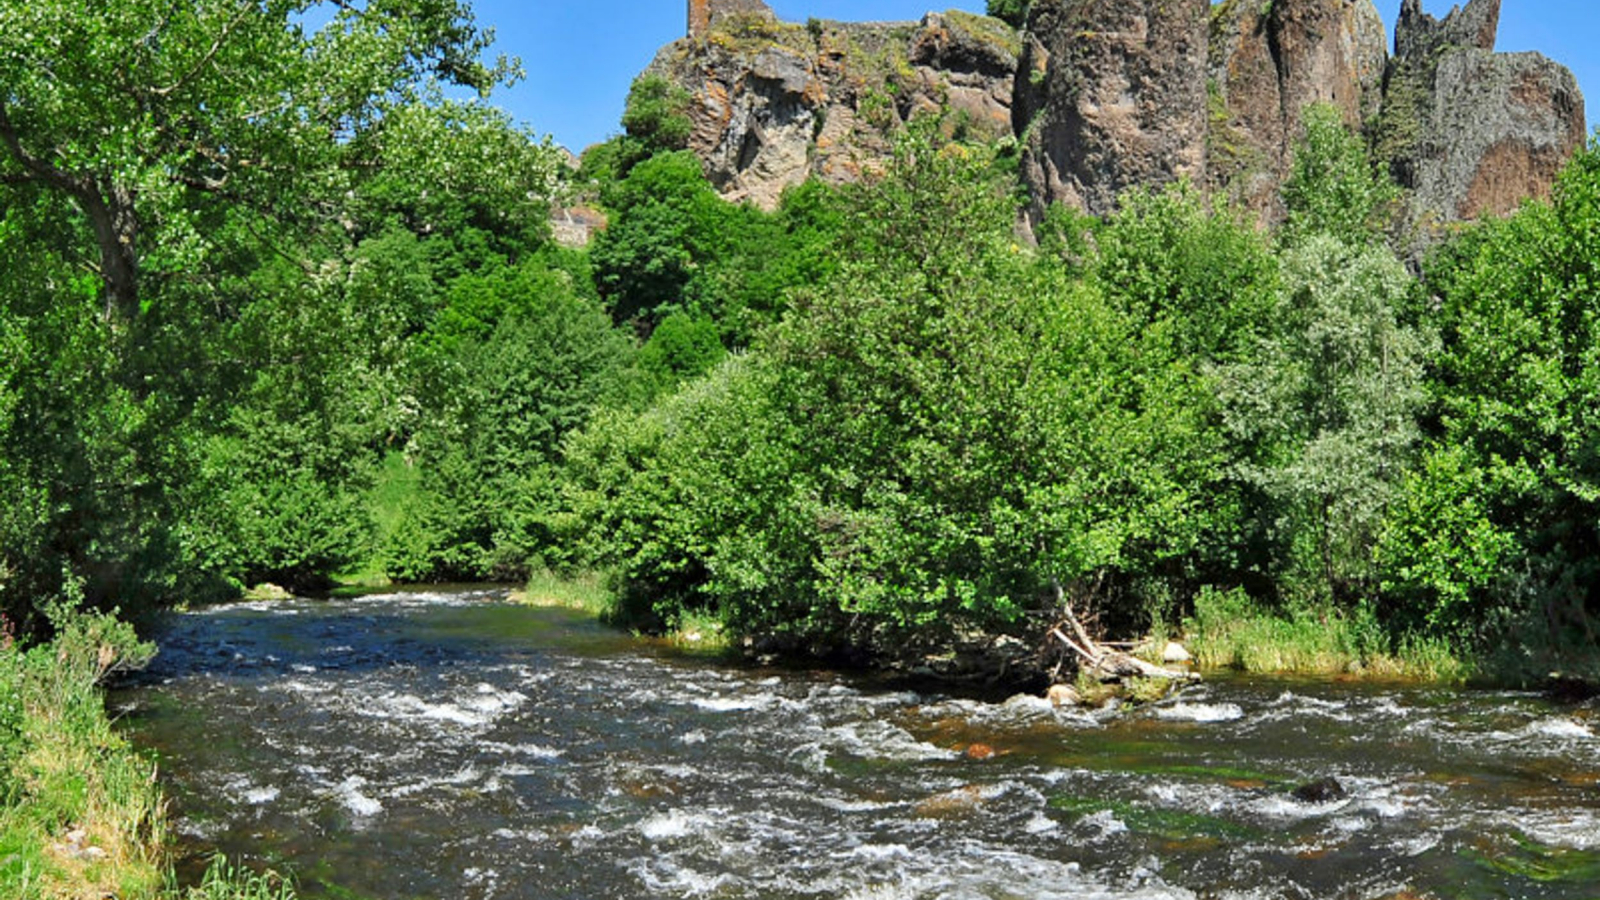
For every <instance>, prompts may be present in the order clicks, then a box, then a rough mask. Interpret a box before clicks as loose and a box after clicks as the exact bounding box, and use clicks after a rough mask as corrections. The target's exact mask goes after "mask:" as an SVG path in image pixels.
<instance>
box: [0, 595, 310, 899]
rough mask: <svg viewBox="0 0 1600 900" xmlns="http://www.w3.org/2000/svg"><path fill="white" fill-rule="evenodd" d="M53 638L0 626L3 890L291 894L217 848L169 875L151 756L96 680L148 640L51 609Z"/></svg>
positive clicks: (141, 655)
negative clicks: (197, 879) (185, 880)
mask: <svg viewBox="0 0 1600 900" xmlns="http://www.w3.org/2000/svg"><path fill="white" fill-rule="evenodd" d="M51 617H52V622H53V624H54V626H55V629H56V636H55V638H54V639H53V640H52V641H50V642H48V643H43V644H38V645H36V646H33V647H26V648H25V647H23V646H22V645H20V644H19V643H18V642H17V641H16V640H15V638H14V637H13V636H12V635H10V634H9V633H5V634H3V635H0V896H4V897H6V898H10V900H82V898H104V897H116V898H119V900H292V898H293V897H294V890H293V888H292V886H291V885H289V884H287V883H285V882H284V881H283V880H282V879H279V878H277V877H276V876H271V875H266V876H263V875H257V874H255V873H252V872H248V871H243V870H240V869H238V868H236V867H231V866H229V865H228V864H227V862H226V861H225V860H222V859H220V858H219V859H218V860H217V861H216V862H215V863H214V865H213V866H212V867H211V869H210V870H209V871H208V872H207V873H206V875H205V877H204V879H203V880H202V882H201V884H200V885H199V886H197V887H191V888H180V887H179V886H178V885H177V884H176V883H175V881H174V879H173V875H172V871H173V869H172V863H173V858H172V844H171V842H170V840H169V837H168V828H167V804H166V801H165V799H164V797H163V795H162V791H161V788H160V786H159V785H158V784H157V781H156V766H155V763H154V762H153V761H151V760H150V759H148V758H146V757H144V756H143V755H141V754H139V753H138V752H136V751H135V750H134V749H133V748H132V747H131V746H129V744H128V742H127V740H126V739H125V738H124V737H123V736H122V735H121V734H120V733H118V731H117V730H116V729H115V728H114V727H113V725H112V722H111V719H110V717H109V716H108V715H107V713H106V708H105V697H104V693H103V691H102V686H103V684H104V683H105V681H106V679H107V678H109V677H111V676H113V675H114V674H116V673H117V672H120V671H124V670H127V669H132V668H138V667H141V666H143V665H145V664H147V663H148V662H149V661H150V659H151V658H152V657H153V656H154V655H155V648H154V647H153V646H152V645H150V644H147V643H143V642H141V641H140V640H139V639H138V637H137V636H136V635H135V634H134V632H133V629H132V627H131V626H129V625H127V624H126V623H124V622H120V621H118V620H117V619H115V618H114V617H112V616H109V615H103V614H89V613H80V612H75V611H71V610H70V609H69V608H68V607H67V606H65V605H62V606H59V607H57V608H56V609H54V610H53V611H52V614H51Z"/></svg>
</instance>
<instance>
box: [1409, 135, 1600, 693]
mask: <svg viewBox="0 0 1600 900" xmlns="http://www.w3.org/2000/svg"><path fill="white" fill-rule="evenodd" d="M1597 266H1600V151H1597V148H1595V147H1593V146H1591V147H1590V148H1589V149H1588V150H1587V151H1585V152H1583V153H1580V154H1579V155H1578V156H1577V157H1575V158H1574V159H1573V161H1572V162H1571V163H1570V164H1569V166H1568V167H1567V169H1566V170H1565V171H1564V172H1563V173H1562V175H1561V177H1560V178H1559V180H1558V181H1557V184H1556V188H1555V192H1554V195H1553V199H1552V203H1551V204H1549V205H1544V204H1531V205H1529V206H1527V207H1525V208H1524V209H1523V210H1521V211H1520V212H1518V213H1517V214H1516V215H1515V216H1513V217H1511V218H1510V219H1507V220H1505V221H1501V222H1491V223H1485V224H1482V225H1479V226H1478V227H1477V228H1476V229H1475V230H1473V231H1472V232H1469V233H1468V234H1467V235H1466V236H1464V237H1463V238H1462V239H1461V242H1460V244H1459V245H1458V246H1456V247H1455V248H1453V250H1452V252H1450V253H1447V254H1443V255H1441V256H1440V257H1438V258H1437V259H1436V260H1435V262H1434V264H1433V266H1432V268H1431V271H1430V284H1431V285H1432V286H1433V287H1434V288H1435V289H1436V290H1437V291H1438V294H1439V296H1440V298H1441V309H1440V310H1439V313H1438V317H1439V320H1440V323H1441V330H1442V334H1443V337H1444V341H1443V346H1444V351H1443V353H1442V354H1441V356H1440V358H1439V360H1438V364H1437V370H1436V372H1435V374H1434V377H1433V379H1432V380H1431V382H1430V393H1431V394H1432V398H1433V405H1434V408H1433V410H1432V411H1431V413H1432V414H1431V416H1430V419H1431V421H1432V422H1434V423H1436V424H1435V428H1434V432H1433V434H1432V440H1431V441H1430V442H1429V446H1428V449H1427V452H1426V460H1425V465H1424V467H1423V469H1422V470H1421V472H1420V473H1419V475H1418V476H1417V477H1415V478H1413V479H1412V480H1410V481H1409V482H1408V483H1407V488H1408V490H1407V495H1406V497H1405V498H1404V503H1403V504H1402V505H1401V506H1400V507H1399V509H1398V510H1397V513H1396V515H1395V516H1394V517H1393V519H1392V522H1391V528H1390V532H1389V541H1388V542H1387V543H1386V546H1385V559H1386V560H1387V562H1388V563H1389V565H1390V567H1391V568H1390V569H1389V571H1388V572H1387V573H1386V574H1387V576H1388V579H1389V584H1388V587H1389V591H1390V594H1391V596H1393V597H1394V598H1396V600H1397V601H1399V602H1402V603H1404V604H1405V606H1406V607H1407V608H1409V609H1413V610H1416V611H1417V614H1418V615H1419V616H1420V617H1422V618H1424V619H1425V621H1427V622H1429V623H1432V624H1435V625H1438V626H1441V627H1445V628H1448V629H1450V630H1453V631H1455V632H1456V633H1459V634H1467V635H1473V636H1476V637H1479V638H1493V639H1494V641H1495V642H1496V643H1497V644H1499V645H1502V646H1504V645H1505V644H1506V643H1507V640H1506V639H1507V636H1508V632H1507V629H1508V627H1509V626H1510V625H1511V624H1512V623H1514V622H1516V623H1517V624H1519V625H1520V627H1519V628H1518V630H1517V631H1515V632H1512V633H1511V636H1512V637H1513V638H1515V645H1516V646H1520V647H1523V648H1527V647H1530V646H1531V647H1534V648H1550V647H1554V648H1557V649H1559V648H1562V647H1573V646H1578V647H1582V646H1585V645H1590V644H1592V634H1593V631H1592V629H1593V625H1592V621H1591V620H1592V616H1593V615H1594V613H1595V612H1596V610H1597V609H1600V591H1597V588H1596V585H1600V570H1597V568H1596V567H1597V562H1596V561H1597V560H1600V531H1597V527H1596V523H1597V522H1600V505H1597V503H1600V455H1597V453H1596V448H1597V447H1600V434H1597V433H1596V425H1595V423H1596V422H1600V356H1597V350H1596V348H1600V309H1597V307H1596V293H1595V290H1594V285H1595V284H1597V283H1600V271H1597ZM1462 498H1469V499H1470V503H1469V504H1467V505H1465V506H1459V505H1458V506H1456V508H1455V509H1454V510H1453V511H1452V512H1451V514H1450V515H1448V516H1445V517H1442V518H1441V521H1440V530H1439V531H1438V532H1434V534H1436V535H1437V540H1426V539H1423V538H1422V535H1421V534H1419V532H1420V531H1421V530H1422V528H1423V524H1422V523H1421V522H1420V521H1419V514H1420V513H1421V512H1422V511H1426V510H1436V509H1443V508H1445V507H1446V506H1449V505H1452V504H1458V503H1459V501H1460V500H1461V499H1462ZM1446 539H1449V540H1452V541H1453V542H1454V547H1453V548H1452V551H1451V553H1450V554H1449V555H1448V556H1446V557H1445V558H1447V559H1455V560H1457V561H1458V562H1459V564H1458V565H1455V566H1451V567H1444V566H1442V565H1441V564H1440V561H1439V560H1438V559H1429V558H1428V557H1427V556H1426V554H1427V553H1428V551H1429V549H1430V548H1431V547H1434V546H1435V545H1436V543H1437V542H1438V541H1442V540H1446ZM1519 619H1520V622H1518V620H1519ZM1550 664H1558V663H1555V662H1551V663H1550ZM1545 671H1547V670H1545ZM1538 674H1541V675H1542V674H1543V671H1541V672H1540V673H1538Z"/></svg>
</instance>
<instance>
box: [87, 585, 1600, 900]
mask: <svg viewBox="0 0 1600 900" xmlns="http://www.w3.org/2000/svg"><path fill="white" fill-rule="evenodd" d="M497 599H498V594H495V593H492V592H470V591H468V592H416V593H406V594H397V595H388V596H380V597H368V598H365V599H360V600H336V601H330V602H317V601H292V602H287V603H282V604H264V605H254V604H245V605H238V606H232V607H226V608H222V609H216V610H210V611H206V612H201V613H194V614H190V615H185V616H181V617H178V618H177V619H176V620H175V621H174V623H173V624H172V626H171V628H170V629H169V631H168V632H167V633H166V634H165V635H164V636H163V639H162V652H161V656H160V657H159V659H158V660H157V662H156V664H155V665H154V667H153V668H152V669H151V670H150V672H149V673H147V674H146V675H145V676H144V677H143V678H142V679H141V682H140V683H139V684H136V685H134V686H132V687H129V688H127V689H125V690H122V691H120V692H118V694H117V695H116V696H115V697H114V698H113V704H114V707H115V708H116V709H118V710H119V711H120V712H121V713H122V715H123V717H124V718H123V721H124V723H125V727H127V728H128V729H129V730H130V731H131V733H132V734H133V735H134V737H135V740H136V741H137V742H138V743H139V744H141V745H142V746H146V747H149V748H152V749H154V750H156V751H157V752H158V753H159V754H160V759H161V764H162V772H163V776H164V778H165V780H166V781H167V784H168V789H169V792H170V793H171V794H172V796H173V797H174V813H175V817H176V823H177V829H178V831H179V833H180V836H181V837H182V838H184V839H185V840H186V841H188V842H190V843H191V844H192V845H193V846H194V847H196V848H197V851H198V850H205V851H210V850H213V849H221V850H223V851H225V852H228V853H229V854H230V855H235V856H241V857H243V858H246V859H250V860H254V861H257V862H261V863H264V864H269V865H272V866H275V867H279V868H286V869H288V870H291V871H293V872H294V873H296V875H297V877H298V879H299V882H300V885H301V891H302V894H304V895H306V896H309V897H334V898H345V897H373V898H385V900H401V898H451V900H455V898H463V900H475V898H484V900H487V898H583V900H601V898H630V897H652V898H653V897H713V898H859V900H868V898H871V900H890V898H950V900H958V898H959V900H968V898H973V900H976V898H1018V900H1021V898H1029V900H1048V898H1075V900H1083V898H1167V897H1183V898H1187V897H1198V898H1210V897H1217V898H1222V897H1248V898H1360V900H1366V898H1378V897H1392V896H1397V895H1398V896H1409V895H1411V894H1416V895H1421V896H1434V897H1440V898H1453V897H1474V898H1476V897H1516V898H1523V897H1527V898H1563V900H1566V898H1577V897H1600V736H1597V730H1600V718H1597V717H1596V715H1595V712H1594V710H1593V709H1592V708H1588V707H1561V706H1556V705H1552V704H1551V703H1549V702H1546V701H1544V700H1542V699H1540V698H1538V697H1536V696H1532V695H1526V694H1515V693H1481V692H1479V693H1475V692H1462V691H1455V690H1442V689H1429V688H1400V689H1394V688H1378V687H1372V686H1365V685H1345V684H1329V683H1322V682H1290V681H1270V680H1232V679H1225V680H1220V681H1212V682H1208V683H1206V684H1204V685H1201V686H1198V687H1195V688H1192V689H1190V690H1188V691H1186V692H1185V693H1183V694H1182V695H1181V696H1179V697H1176V698H1174V699H1172V700H1169V701H1166V702H1163V703H1161V704H1158V705H1155V706H1153V707H1147V708H1143V709H1139V710H1137V711H1134V712H1131V713H1129V712H1125V713H1115V712H1108V711H1095V712H1085V711H1057V710H1054V709H1052V708H1051V707H1050V706H1049V705H1048V704H1046V703H1044V702H1043V701H1041V700H1034V699H1026V698H1023V699H1018V700H1013V701H1011V702H1008V703H1004V704H996V703H982V702H977V701H972V700H966V699H958V698H951V697H948V696H943V695H940V694H937V693H919V692H916V691H912V690H907V689H904V688H896V687H895V686H892V685H884V684H881V683H878V682H874V681H869V680H863V679H861V678H858V677H854V676H847V675H840V674H835V673H830V672H822V671H818V672H796V671H784V672H781V673H780V672H777V671H772V670H759V669H743V668H736V667H729V666H727V665H717V664H711V663H707V662H701V661H693V660H687V659H684V658H681V657H677V656H674V655H672V654H670V653H667V652H665V651H662V650H660V649H659V648H655V647H653V646H651V645H649V644H646V643H643V642H640V641H636V640H634V639H632V638H630V637H628V636H626V635H622V634H618V633H614V632H611V631H608V630H605V629H603V628H601V627H599V626H596V625H594V624H592V623H588V622H585V621H583V620H582V619H581V618H580V617H577V616H575V615H573V614H570V613H566V612H563V611H559V610H539V609H526V608H520V607H515V606H511V605H508V604H505V603H501V602H495V601H496V600H497ZM973 743H981V744H984V745H988V746H991V747H993V748H994V750H995V751H996V755H994V756H993V757H990V758H986V759H975V758H972V757H971V756H969V755H967V754H964V753H963V752H961V751H962V750H963V749H965V748H966V747H968V746H969V745H971V744H973ZM975 755H979V756H981V755H983V754H981V753H979V754H975ZM1325 777H1332V778H1335V779H1337V780H1338V781H1339V782H1340V783H1341V784H1342V786H1343V787H1344V789H1345V790H1346V791H1347V792H1348V796H1347V797H1346V798H1344V799H1338V800H1329V801H1327V802H1310V801H1303V800H1299V799H1296V798H1295V796H1294V795H1293V793H1292V792H1293V790H1294V788H1296V787H1297V786H1299V785H1302V784H1305V783H1306V782H1309V781H1313V780H1317V779H1321V778H1325Z"/></svg>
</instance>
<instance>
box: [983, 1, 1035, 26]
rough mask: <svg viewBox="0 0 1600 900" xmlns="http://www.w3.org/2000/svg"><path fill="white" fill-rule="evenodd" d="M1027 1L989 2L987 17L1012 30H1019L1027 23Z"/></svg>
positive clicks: (1028, 4)
mask: <svg viewBox="0 0 1600 900" xmlns="http://www.w3.org/2000/svg"><path fill="white" fill-rule="evenodd" d="M1030 5H1031V4H1030V3H1029V0H989V5H988V6H987V7H986V11H987V12H988V14H989V15H991V16H993V17H994V18H996V19H999V20H1000V21H1002V22H1005V23H1006V24H1007V25H1010V26H1011V27H1012V28H1021V27H1022V26H1023V25H1025V24H1026V23H1027V21H1028V7H1029V6H1030Z"/></svg>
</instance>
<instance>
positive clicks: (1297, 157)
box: [1280, 103, 1400, 245]
mask: <svg viewBox="0 0 1600 900" xmlns="http://www.w3.org/2000/svg"><path fill="white" fill-rule="evenodd" d="M1304 124H1305V135H1304V137H1303V139H1302V140H1301V141H1300V142H1299V143H1298V145H1297V146H1296V148H1295V154H1294V164H1293V166H1292V168H1291V169H1290V172H1289V178H1288V180H1287V181H1285V182H1284V184H1283V201H1284V205H1285V206H1286V207H1287V208H1288V213H1289V216H1288V220H1287V221H1286V222H1285V223H1284V225H1283V231H1282V234H1281V235H1280V239H1281V240H1282V242H1283V243H1284V244H1286V245H1293V244H1296V243H1298V242H1300V241H1301V240H1303V239H1305V238H1308V237H1310V236H1311V235H1315V234H1326V235H1331V236H1333V237H1335V238H1337V239H1339V240H1341V241H1344V242H1345V243H1347V244H1352V245H1362V244H1369V243H1378V242H1381V241H1382V240H1383V238H1384V233H1385V231H1386V229H1387V227H1388V225H1389V223H1390V221H1391V219H1392V218H1393V216H1394V204H1395V201H1397V200H1398V199H1399V197H1400V189H1399V188H1398V187H1396V186H1395V183H1394V181H1393V180H1392V179H1391V178H1390V177H1389V174H1388V172H1387V171H1386V170H1384V169H1383V168H1382V167H1380V166H1377V165H1374V164H1373V162H1372V159H1371V157H1370V156H1369V155H1368V153H1367V147H1366V144H1365V142H1363V141H1362V139H1361V136H1360V135H1358V134H1356V133H1355V132H1353V131H1351V130H1350V129H1349V128H1347V127H1345V124H1344V117H1343V116H1342V115H1341V114H1340V113H1339V111H1338V109H1336V108H1334V107H1332V106H1329V105H1327V104H1325V103H1315V104H1312V105H1310V106H1307V107H1306V109H1305V115H1304Z"/></svg>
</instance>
